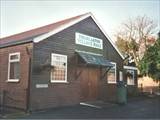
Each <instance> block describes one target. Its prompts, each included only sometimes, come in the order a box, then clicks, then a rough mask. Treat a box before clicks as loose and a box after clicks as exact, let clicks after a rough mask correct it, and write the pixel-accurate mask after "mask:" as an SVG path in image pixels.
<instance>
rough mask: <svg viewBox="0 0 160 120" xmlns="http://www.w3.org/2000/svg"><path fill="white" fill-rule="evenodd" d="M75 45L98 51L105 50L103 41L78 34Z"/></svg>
mask: <svg viewBox="0 0 160 120" xmlns="http://www.w3.org/2000/svg"><path fill="white" fill-rule="evenodd" d="M75 43H76V44H79V45H82V46H87V47H91V48H96V49H101V50H102V49H103V40H101V39H99V38H95V37H91V36H88V35H84V34H81V33H76V38H75Z"/></svg>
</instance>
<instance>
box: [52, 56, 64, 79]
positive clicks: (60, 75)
mask: <svg viewBox="0 0 160 120" xmlns="http://www.w3.org/2000/svg"><path fill="white" fill-rule="evenodd" d="M51 66H53V68H52V69H51V82H67V56H66V55H60V54H55V53H52V55H51Z"/></svg>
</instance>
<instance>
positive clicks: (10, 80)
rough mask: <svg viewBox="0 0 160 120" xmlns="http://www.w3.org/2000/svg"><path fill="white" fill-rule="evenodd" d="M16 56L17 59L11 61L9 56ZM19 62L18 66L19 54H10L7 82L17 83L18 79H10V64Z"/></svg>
mask: <svg viewBox="0 0 160 120" xmlns="http://www.w3.org/2000/svg"><path fill="white" fill-rule="evenodd" d="M13 55H18V59H15V60H11V56H13ZM14 62H19V64H20V52H15V53H10V54H9V59H8V79H7V82H19V79H10V63H14Z"/></svg>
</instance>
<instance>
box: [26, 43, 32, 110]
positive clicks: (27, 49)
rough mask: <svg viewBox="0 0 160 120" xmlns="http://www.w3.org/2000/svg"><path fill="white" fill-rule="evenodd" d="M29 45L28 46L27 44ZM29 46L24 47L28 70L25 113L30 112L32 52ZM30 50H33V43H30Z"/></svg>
mask: <svg viewBox="0 0 160 120" xmlns="http://www.w3.org/2000/svg"><path fill="white" fill-rule="evenodd" d="M29 47H30V46H29ZM29 47H26V51H27V55H28V57H29V68H28V70H29V72H28V86H27V91H26V92H27V93H26V94H27V95H26V96H27V98H26V99H27V101H26V112H27V113H30V83H31V82H30V81H31V56H32V54H31V53H32V52H31V49H30V48H29ZM32 50H33V45H32Z"/></svg>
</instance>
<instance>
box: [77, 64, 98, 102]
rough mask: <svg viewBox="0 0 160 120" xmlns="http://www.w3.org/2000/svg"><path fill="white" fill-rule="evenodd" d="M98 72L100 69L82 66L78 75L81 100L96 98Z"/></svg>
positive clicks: (94, 99) (93, 99)
mask: <svg viewBox="0 0 160 120" xmlns="http://www.w3.org/2000/svg"><path fill="white" fill-rule="evenodd" d="M99 72H100V71H99V69H98V68H92V67H90V68H88V67H86V68H82V73H81V75H80V83H81V100H82V101H96V100H97V98H98V87H99V82H98V79H99Z"/></svg>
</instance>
